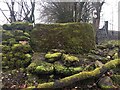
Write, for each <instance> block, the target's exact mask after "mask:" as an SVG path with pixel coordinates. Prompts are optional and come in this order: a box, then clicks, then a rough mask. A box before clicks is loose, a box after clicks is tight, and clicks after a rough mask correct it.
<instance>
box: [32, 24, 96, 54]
mask: <svg viewBox="0 0 120 90" xmlns="http://www.w3.org/2000/svg"><path fill="white" fill-rule="evenodd" d="M31 46H32V48H33V50H34V51H37V52H46V51H50V50H51V49H53V48H56V49H63V50H65V51H66V52H69V53H83V52H87V51H89V50H91V49H93V48H94V47H95V38H94V30H93V27H92V25H90V24H87V23H63V24H47V25H46V24H38V25H36V27H35V29H34V30H33V31H32V32H31Z"/></svg>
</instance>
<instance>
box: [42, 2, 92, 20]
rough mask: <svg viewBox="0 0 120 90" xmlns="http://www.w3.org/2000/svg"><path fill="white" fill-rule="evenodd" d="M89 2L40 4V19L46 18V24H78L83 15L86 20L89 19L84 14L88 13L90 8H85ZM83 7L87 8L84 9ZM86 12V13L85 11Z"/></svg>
mask: <svg viewBox="0 0 120 90" xmlns="http://www.w3.org/2000/svg"><path fill="white" fill-rule="evenodd" d="M89 4H90V3H89V2H46V3H43V2H41V6H42V8H43V10H42V11H41V12H40V14H42V16H41V17H42V18H46V21H47V22H80V21H84V22H87V20H82V19H84V18H83V15H84V17H85V15H86V18H87V17H89V15H88V14H85V13H86V11H88V12H89V10H90V8H89V7H87V5H89ZM85 6H86V7H87V8H86V9H84V8H85ZM85 10H86V11H85Z"/></svg>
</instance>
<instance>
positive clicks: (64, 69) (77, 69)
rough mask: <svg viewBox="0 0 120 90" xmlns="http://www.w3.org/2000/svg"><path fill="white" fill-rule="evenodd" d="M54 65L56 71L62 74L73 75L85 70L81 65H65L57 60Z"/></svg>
mask: <svg viewBox="0 0 120 90" xmlns="http://www.w3.org/2000/svg"><path fill="white" fill-rule="evenodd" d="M54 67H55V71H56V73H57V74H62V75H72V74H75V73H78V72H80V71H82V70H83V69H82V68H81V67H65V66H63V65H62V64H61V63H59V62H55V64H54Z"/></svg>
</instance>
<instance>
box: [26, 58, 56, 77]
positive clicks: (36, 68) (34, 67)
mask: <svg viewBox="0 0 120 90" xmlns="http://www.w3.org/2000/svg"><path fill="white" fill-rule="evenodd" d="M27 70H28V71H29V72H30V73H33V74H37V75H39V74H52V73H53V71H54V68H53V65H52V64H50V63H47V62H45V61H42V60H34V61H32V63H31V64H30V65H29V66H28V67H27Z"/></svg>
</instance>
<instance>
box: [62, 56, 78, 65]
mask: <svg viewBox="0 0 120 90" xmlns="http://www.w3.org/2000/svg"><path fill="white" fill-rule="evenodd" d="M62 61H63V63H64V64H65V65H66V66H74V65H75V64H76V63H78V62H79V61H80V60H79V58H78V57H75V56H72V55H68V54H63V56H62Z"/></svg>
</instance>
